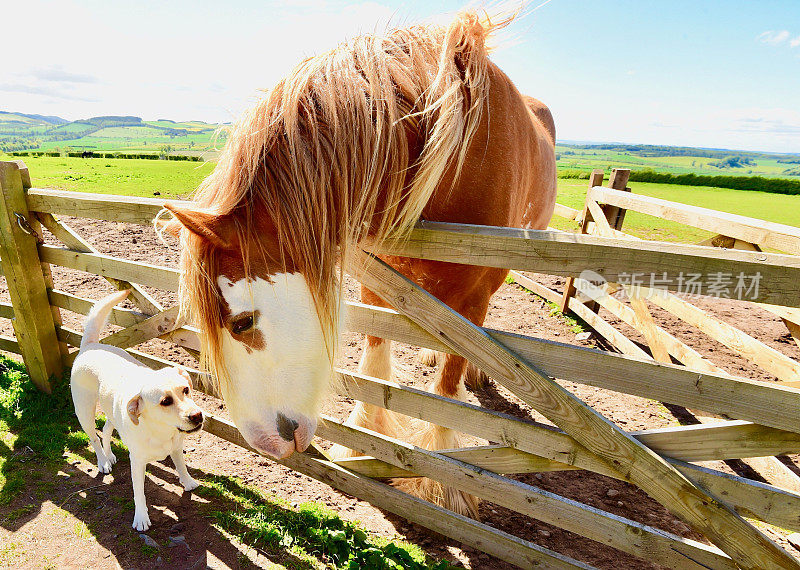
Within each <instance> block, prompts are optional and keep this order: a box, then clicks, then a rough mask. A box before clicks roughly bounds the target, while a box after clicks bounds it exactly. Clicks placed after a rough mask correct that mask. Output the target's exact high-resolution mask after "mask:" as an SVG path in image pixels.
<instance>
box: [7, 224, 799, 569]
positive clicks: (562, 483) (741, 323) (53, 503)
mask: <svg viewBox="0 0 800 570" xmlns="http://www.w3.org/2000/svg"><path fill="white" fill-rule="evenodd" d="M66 221H68V222H69V223H70V224H72V225H73V227H74V228H75V229H77V230H78V231H79V232H80V233H81V234H82V235H83V236H84V237H86V238H87V239H88V241H89V242H91V243H92V244H93V245H94V246H95V247H96V248H97V249H99V250H100V251H101V252H103V253H108V254H111V255H115V256H120V257H124V258H127V259H131V260H136V261H146V262H150V263H155V264H159V265H167V266H173V267H174V266H176V265H177V259H178V253H177V248H176V247H175V244H171V245H170V247H167V248H165V247H164V246H163V245H161V244H159V243H158V242H157V241H156V239H155V236H154V234H153V231H152V230H151V229H150V228H146V227H139V226H133V225H126V224H116V223H104V222H97V221H90V220H70V219H66ZM48 239H51V238H48ZM53 243H55V242H53ZM53 274H54V280H55V283H56V287H57V288H60V289H63V290H66V291H69V292H71V293H75V294H78V295H81V296H84V297H89V298H94V299H97V298H100V297H101V296H103V295H104V294H107V293H109V292H111V290H112V289H111V287H110V286H109V285H108V284H107V283H106V282H105V281H104V280H102V279H101V278H99V277H96V276H93V275H90V274H86V273H80V272H76V271H71V270H65V269H62V268H53ZM537 277H538V278H540V280H541V281H542V282H543V283H545V284H546V285H547V286H549V287H551V288H554V289H559V288H560V287H561V285H562V282H561V280H560V279H558V278H553V277H548V276H537ZM347 287H348V294H349V295H350V296H351V297H352V298H356V288H355V284H354V283H348V284H347ZM151 292H152V293H153V295H154V296H155V297H156V298H157V299H158V300H159V301H160V302H162V303H163V304H164V305H165V306H170V305H172V304H174V303H175V296H174V295H173V294H169V293H165V292H162V291H151ZM0 299H2V300H8V293H7V291H6V290H5V288H4V287H3V290H2V291H0ZM697 304H698V305H699V306H701V307H702V308H704V309H706V310H708V311H709V312H711V313H713V314H716V315H718V316H720V317H722V318H723V319H725V320H726V321H727V322H730V323H731V324H733V325H735V326H737V327H739V328H741V329H742V330H745V331H747V332H748V333H750V334H751V335H753V336H755V337H756V338H758V339H759V340H761V341H763V342H764V343H766V344H768V345H769V346H771V347H773V348H775V349H776V350H778V351H780V352H782V353H784V354H786V355H787V356H790V357H792V358H795V359H800V349H798V347H797V345H795V344H794V342H793V340H792V339H791V337H790V336H789V334H788V332H787V330H786V328H785V326H784V325H783V324H782V323H781V322H780V321H779V320H778V319H777V318H776V317H774V316H773V315H771V314H770V313H768V312H766V311H763V310H761V309H759V308H757V307H754V306H752V305H745V304H744V303H741V302H738V301H726V300H714V299H710V300H704V301H701V302H699V303H697ZM654 312H655V313H656V315H657V319H658V322H659V324H661V325H662V326H663V327H664V328H665V329H666V330H668V331H669V332H671V333H673V334H674V335H675V336H677V337H678V338H680V339H681V340H684V341H685V342H687V343H688V344H690V345H691V346H692V347H693V348H695V349H696V350H697V351H698V352H700V353H701V354H702V355H703V356H706V357H708V358H709V359H710V360H711V361H713V362H714V363H715V364H717V365H718V366H720V367H721V368H723V369H725V370H726V371H728V372H729V373H732V374H736V375H740V376H744V377H747V378H754V379H760V380H767V381H770V380H775V379H774V378H773V377H771V376H770V375H769V374H767V373H765V372H764V371H763V370H761V369H759V368H757V367H756V366H754V365H751V364H749V363H747V362H746V361H745V360H743V359H742V358H740V357H738V356H736V355H735V354H734V353H732V352H731V351H730V350H728V349H727V348H725V347H724V346H723V345H721V344H719V343H717V342H715V341H713V340H711V339H710V338H708V337H706V336H705V335H703V334H702V333H700V332H698V331H697V330H696V329H693V328H692V327H690V326H688V325H685V324H683V323H682V322H681V321H679V320H677V319H675V318H673V317H671V316H669V315H668V314H666V313H665V312H663V311H661V310H658V309H655V308H654ZM601 314H602V315H603V316H604V317H606V318H608V320H609V321H611V322H614V323H616V324H617V326H619V327H620V328H621V329H622V330H623V331H624V332H625V333H626V334H628V335H629V337H630V338H632V339H634V340H637V341H642V342H643V339H642V338H641V337H639V335H638V334H637V333H636V332H635V331H634V330H633V329H631V328H629V327H627V326H626V325H624V324H622V323H617V322H616V320H615V319H613V317H611V316H610V315H609V314H607V313H605V312H604V311H603V312H601ZM63 320H64V325H65V326H67V327H69V328H74V329H80V322H81V320H82V317H80V316H78V315H75V314H72V313H69V312H66V311H64V312H63ZM486 325H487V326H490V327H493V328H498V329H503V330H507V331H512V332H517V333H522V334H527V335H533V336H537V337H541V338H545V339H548V340H556V341H560V342H566V343H571V344H576V345H583V346H600V347H602V344H601V343H598V341H597V340H596V339H595V337H594V336H593V337H591V338H590V339H588V340H585V341H578V340H577V339H576V332H575V331H574V330H573V328H572V326H571V325H570V324H569V323H568V322H567V321H566V320H565V319H564V318H563V317H562V316H560V315H551V314H550V308H549V306H547V305H546V304H545V303H544V302H543V301H542V300H541V299H539V298H538V297H536V296H534V295H532V294H530V293H529V292H527V291H525V290H523V289H521V288H520V287H518V286H516V285H503V287H502V288H501V289H500V290H499V291H498V293H497V294H496V296H495V297H494V298H493V300H492V305H491V307H490V311H489V316H488V318H487V321H486ZM3 327H5V328H0V332H2V333H3V334H11V330H10V325H8V321H4V322H3ZM345 340H346V342H345V343H344V348H343V354H342V363H341V365H342V366H343V367H345V368H348V369H352V370H355V369H356V367H357V363H358V359H359V357H360V353H361V340H360V335H356V334H348V335H347V338H346V339H345ZM143 349H144V350H146V351H149V352H153V353H155V354H157V355H159V356H163V357H167V358H170V359H172V360H175V361H179V362H183V363H185V364H194V363H193V362H192V361H191V360H189V359H188V357H187V356H186V355H185V354H184V353H183V352H182V351H181V350H180V349H178V348H176V347H173V346H170V345H168V344H167V343H164V342H162V341H150V342H148V343H146V344H145V345H143ZM416 352H417V349H416V348H415V347H410V346H405V345H401V344H397V343H395V345H394V349H393V354H394V357H395V359H396V361H397V362H399V363H400V366H401V367H402V369H403V370H405V371H406V372H408V373H409V375H410V377H411V378H413V380H412V381H413V384H414V385H415V386H417V387H425V386H426V385H427V383H428V382H429V381H430V379H431V376H432V375H433V369H432V368H428V367H425V366H423V365H421V364H419V363H418V362H417V361H416V358H415V356H416ZM563 384H564V385H565V386H566V387H567V388H568V389H569V390H571V391H573V392H574V393H575V394H577V395H578V396H580V397H581V398H582V399H583V400H584V401H586V402H587V403H589V404H590V405H591V406H593V407H594V408H595V409H596V410H598V411H599V412H601V413H603V414H604V415H605V416H606V417H607V418H609V419H611V420H612V421H614V422H615V423H617V424H618V425H620V426H621V427H623V428H625V429H626V430H639V429H647V428H657V427H666V426H669V425H676V424H677V420H676V418H675V416H674V415H673V414H671V413H670V410H669V409H668V408H667V407H665V406H664V405H663V404H661V403H659V402H655V401H652V400H647V399H643V398H638V397H634V396H629V395H625V394H620V393H616V392H611V391H608V390H603V389H599V388H594V387H591V386H585V385H578V384H573V383H570V382H563ZM200 400H201V405H202V406H203V407H204V408H205V409H206V410H208V411H211V412H214V413H215V414H221V415H224V413H225V410H224V406H223V405H222V404H221V402H219V401H217V400H215V399H213V398H210V397H204V396H201V397H200ZM468 401H470V402H472V403H476V404H480V405H483V406H485V407H487V408H491V409H494V410H498V411H502V412H506V413H509V414H513V415H516V416H520V417H530V416H533V417H534V418H535V419H537V420H540V421H546V420H544V418H543V417H542V416H540V415H539V414H537V413H535V412H533V411H532V410H530V408H529V407H528V406H526V405H525V404H524V403H522V402H521V401H520V400H519V399H517V398H515V397H514V396H512V395H511V394H510V393H508V392H507V391H506V390H504V389H503V388H502V387H499V386H498V385H496V384H494V383H490V385H489V386H487V387H486V388H485V389H483V390H482V391H479V392H477V393H472V392H470V393H469V394H468ZM351 407H352V403H351V402H348V401H344V400H342V399H333V400H332V401H331V402H329V403H328V405H327V406H326V408H325V410H324V412H325V413H327V414H330V415H333V416H335V417H337V418H340V419H344V418H346V416H347V414H348V412H349V410H350V409H351ZM474 443H481V442H480V440H475V441H474ZM186 448H187V452H188V453H187V460H188V463H189V466H190V468H191V469H192V470H195V471H196V472H198V473H216V474H225V475H236V476H238V477H240V478H241V479H242V480H243V481H244V482H246V483H248V484H250V485H255V486H258V487H260V488H262V489H264V490H266V491H268V492H270V493H273V494H276V495H279V496H281V497H285V498H286V499H287V500H289V501H290V502H293V503H299V502H303V501H307V500H313V501H317V502H319V503H322V504H324V505H327V506H329V507H331V508H333V509H335V510H336V511H337V512H339V513H340V515H341V516H342V517H343V518H345V519H349V520H358V521H361V523H362V524H363V525H364V526H365V527H366V528H368V529H370V530H371V531H373V532H375V533H379V534H381V535H386V536H395V535H399V536H401V537H405V538H406V539H407V540H409V541H410V542H414V543H417V544H419V545H421V546H422V547H423V548H424V549H425V550H426V551H427V552H428V553H430V554H431V555H432V556H434V557H436V558H440V559H448V560H451V561H452V562H454V563H456V564H457V565H462V566H464V567H468V568H475V569H506V568H511V566H510V565H508V564H506V563H504V562H501V561H499V560H497V559H495V558H493V557H491V556H488V555H486V554H483V553H480V552H479V551H477V550H474V549H471V548H469V547H463V546H462V545H460V544H459V543H457V542H455V541H452V540H449V539H446V538H443V537H441V536H438V535H434V534H432V533H431V532H430V531H428V530H426V529H425V528H422V527H419V526H416V525H414V524H411V523H408V522H407V521H405V520H404V519H402V518H399V517H397V516H394V515H391V514H389V513H386V512H384V511H381V510H379V509H376V508H374V507H372V506H371V505H370V504H368V503H366V502H363V501H359V500H358V499H355V498H353V497H351V496H348V495H344V494H342V493H339V492H338V491H336V490H334V489H332V488H330V487H328V486H327V485H325V484H322V483H319V482H317V481H314V480H312V479H310V478H308V477H306V476H304V475H301V474H298V473H295V472H292V471H290V470H288V469H286V468H284V467H282V466H280V465H277V464H275V463H273V462H271V461H269V460H267V459H265V458H263V457H261V456H258V455H255V454H252V453H249V452H246V451H244V450H242V449H241V448H239V447H236V446H234V445H232V444H229V443H227V442H225V441H222V440H220V439H218V438H216V437H215V436H213V435H211V434H208V433H205V432H201V433H199V434H193V435H190V436H189V437H188V438H187V444H186ZM86 457H89V456H88V454H87V455H86ZM793 459H794V460H795V462H796V458H793ZM31 461H32V462H33V463H35V461H36V459H35V457H32V458H31ZM793 465H794V466H795V468H796V464H793ZM717 467H719V468H721V469H725V470H729V467H727V466H725V465H722V466H717ZM32 472H33V470H32ZM799 472H800V470H799ZM751 475H752V474H751ZM129 477H130V476H129V468H128V465H127V464H125V463H123V462H121V463H120V464H118V465H117V466H115V470H114V473H113V474H112V475H106V476H103V477H99V476H98V475H97V470H96V468H95V467H94V466H93V465H92V464H91V463H90V462H89V461H88V460H86V459H84V460H82V461H77V462H73V464H70V463H68V462H66V461H65V464H64V467H63V469H62V470H61V471H60V472H59V474H58V475H57V478H56V480H55V481H49V482H45V483H46V486H45V488H46V489H48V490H47V492H45V493H44V494H41V493H40V495H41V496H29V497H22V498H21V499H20V501H18V503H19V504H17V503H14V504H12V505H11V506H10V507H9V508H8V509H0V539H1V541H2V542H3V543H5V544H6V546H5V547H4V548H6V549H9V548H10V549H11V551H13V550H14V549H19V551H20V552H22V553H23V555H20V556H18V557H17V558H16V559H15V560H16V562H15V564H14V566H15V567H25V568H28V567H29V568H41V567H48V565H50V567H57V568H78V567H82V568H114V567H122V568H130V567H137V568H151V567H167V568H205V567H212V568H226V567H230V568H238V567H242V566H245V565H247V563H248V561H249V562H250V563H253V564H256V565H258V566H268V565H269V564H270V563H271V562H270V561H269V559H268V558H266V557H265V556H264V555H263V553H258V552H255V551H254V550H253V549H249V548H247V547H245V546H243V545H241V544H238V543H237V542H236V541H235V540H233V539H232V538H231V537H229V536H226V535H224V534H222V533H220V532H219V531H218V530H216V529H215V528H214V527H213V526H211V524H210V521H209V519H208V518H207V517H206V516H201V515H200V513H201V512H204V509H203V503H204V501H207V499H204V498H203V497H201V496H198V495H197V494H182V493H181V490H180V488H179V487H178V486H177V477H176V475H175V473H174V471H173V470H172V468H171V464H170V463H169V461H166V462H164V463H160V464H157V465H151V466H150V467H149V468H148V482H147V488H146V492H147V495H148V503H149V505H150V514H151V519H152V522H153V527H152V528H151V529H150V531H149V532H148V535H149V536H150V537H152V538H153V539H155V540H156V542H157V543H158V545H159V546H158V550H151V551H148V550H147V549H143V548H142V546H141V544H142V539H141V538H139V537H138V534H137V533H135V532H134V531H133V530H132V529H131V528H130V523H131V517H132V512H131V511H130V509H129V508H128V509H127V510H126V506H129V505H126V500H130V499H131V498H132V493H131V486H130V479H129ZM518 479H519V480H521V481H524V482H525V483H528V484H531V485H535V486H538V487H540V488H542V489H545V490H547V491H551V492H554V493H557V494H559V495H562V496H565V497H569V498H572V499H576V500H579V501H581V502H583V503H586V504H588V505H591V506H593V507H597V508H599V509H603V510H606V511H608V512H611V513H614V514H617V515H620V516H624V517H627V518H630V519H633V520H636V521H640V522H642V523H646V524H648V525H651V526H654V527H657V528H661V529H664V530H667V531H670V532H672V533H675V534H677V535H680V536H683V537H689V538H694V539H697V540H702V537H700V536H698V535H697V534H696V533H694V532H693V531H692V530H691V529H690V528H689V527H688V526H687V525H685V524H684V523H683V522H681V521H679V520H677V519H676V518H675V517H673V516H672V515H671V514H670V513H669V512H668V511H666V510H665V509H664V508H663V507H661V506H660V505H659V504H658V503H656V502H655V501H653V500H652V499H650V498H649V497H648V496H647V495H646V494H645V493H643V492H642V491H640V490H638V489H636V488H635V487H632V486H630V485H627V484H625V483H622V482H619V481H616V480H613V479H609V478H606V477H602V476H599V475H595V474H593V473H589V472H583V471H575V472H564V473H544V474H535V475H534V474H530V475H522V476H519V477H518ZM106 483H108V484H106ZM31 500H32V501H34V503H36V504H37V505H38V507H37V508H36V509H34V510H33V511H32V512H27V513H22V514H21V515H19V516H16V515H15V516H14V517H12V518H11V519H10V518H9V517H8V516H6V518H3V514H4V512H5V513H6V514H7V513H8V512H10V511H13V509H15V508H19V506H20V505H21V504H23V503H25V504H29V503H30V502H31ZM220 508H224V505H220ZM481 518H482V520H483V522H485V523H487V524H490V525H492V526H494V527H496V528H499V529H501V530H504V531H506V532H509V533H511V534H514V535H516V536H519V537H521V538H524V539H526V540H530V541H533V542H535V543H537V544H540V545H542V546H545V547H547V548H550V549H553V550H556V551H558V552H561V553H564V554H566V555H569V556H572V557H574V558H576V559H579V560H582V561H585V562H587V563H589V564H591V565H593V566H596V567H598V568H604V569H621V568H656V567H657V566H654V565H652V564H650V563H648V562H645V561H643V560H641V559H638V558H634V557H632V556H628V555H626V554H624V553H620V552H619V551H617V550H614V549H612V548H609V547H606V546H603V545H601V544H598V543H596V542H593V541H591V540H588V539H584V538H581V537H579V536H577V535H574V534H572V533H569V532H566V531H563V530H560V529H558V528H556V527H553V526H550V525H547V524H544V523H541V522H539V521H537V520H534V519H531V518H528V517H525V516H522V515H519V514H517V513H515V512H513V511H510V510H508V509H505V508H502V507H499V506H497V505H494V504H491V503H488V502H483V504H482V506H481ZM176 525H177V526H176ZM761 528H762V529H764V530H765V532H767V533H768V534H769V535H770V536H771V537H772V538H774V539H775V540H778V541H780V542H781V543H782V544H784V545H786V541H785V539H784V537H783V533H781V532H780V531H777V530H775V529H772V528H765V527H763V526H762V527H761ZM177 535H180V536H183V537H185V543H184V544H177V545H175V546H166V545H167V544H169V543H171V542H172V541H171V540H170V537H171V536H172V537H174V536H177ZM9 545H11V546H9ZM789 548H790V549H791V547H789ZM795 554H798V553H796V552H795ZM273 561H274V562H277V563H280V564H285V563H286V561H285V560H273ZM0 563H1V562H0Z"/></svg>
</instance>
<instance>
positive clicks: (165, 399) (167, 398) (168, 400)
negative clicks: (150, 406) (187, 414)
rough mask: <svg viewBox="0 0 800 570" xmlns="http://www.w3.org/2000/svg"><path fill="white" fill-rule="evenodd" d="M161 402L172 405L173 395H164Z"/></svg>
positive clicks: (163, 404)
mask: <svg viewBox="0 0 800 570" xmlns="http://www.w3.org/2000/svg"><path fill="white" fill-rule="evenodd" d="M159 404H161V405H162V406H171V405H172V396H164V397H163V398H161V401H160V402H159Z"/></svg>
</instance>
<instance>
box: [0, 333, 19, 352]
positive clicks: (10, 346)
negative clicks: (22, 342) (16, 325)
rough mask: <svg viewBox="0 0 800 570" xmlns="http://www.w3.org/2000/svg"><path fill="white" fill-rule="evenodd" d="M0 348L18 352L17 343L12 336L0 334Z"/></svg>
mask: <svg viewBox="0 0 800 570" xmlns="http://www.w3.org/2000/svg"><path fill="white" fill-rule="evenodd" d="M0 350H4V351H6V352H13V353H14V354H20V349H19V343H18V342H17V339H15V338H14V337H10V336H6V335H0Z"/></svg>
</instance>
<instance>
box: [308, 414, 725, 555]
mask: <svg viewBox="0 0 800 570" xmlns="http://www.w3.org/2000/svg"><path fill="white" fill-rule="evenodd" d="M323 420H324V421H323V422H321V423H320V425H319V427H318V428H317V435H318V436H320V437H323V438H325V439H328V440H331V441H335V442H338V443H341V444H343V445H345V446H347V447H349V448H351V449H355V450H357V451H359V452H361V453H366V454H369V455H371V456H373V457H376V458H378V459H381V460H382V461H385V462H387V463H389V464H391V465H394V466H396V467H401V468H403V469H406V470H408V471H413V472H415V473H419V474H420V475H424V476H426V477H430V478H432V479H435V480H437V481H440V482H442V483H443V484H445V485H452V486H455V487H457V488H460V489H462V490H464V491H466V492H468V493H471V494H473V495H476V496H479V497H482V498H484V499H486V500H488V501H491V502H493V503H495V504H498V505H501V506H504V507H507V508H510V509H513V510H515V511H517V512H519V513H522V514H524V515H528V516H530V517H533V518H536V519H538V520H541V521H543V522H545V523H548V524H552V525H555V526H557V527H559V528H563V529H565V530H568V531H570V532H575V533H577V534H579V535H581V536H585V537H587V538H590V539H592V540H594V541H597V542H599V543H601V544H606V545H609V546H612V547H614V548H617V549H619V550H622V551H624V552H628V553H630V554H633V555H634V556H638V557H640V558H644V559H646V560H650V561H652V562H655V563H657V564H660V565H663V566H667V567H671V568H678V569H681V570H683V569H685V568H698V569H699V568H708V567H712V568H735V567H736V565H735V564H733V561H731V560H730V558H728V557H727V556H725V555H724V554H723V553H722V552H721V551H720V550H718V549H717V548H714V547H709V546H706V545H704V544H702V543H699V542H696V541H692V540H687V539H684V538H681V537H678V536H675V535H672V534H670V533H667V532H664V531H661V530H658V529H656V528H653V527H649V526H647V525H644V524H641V523H637V522H635V521H632V520H629V519H625V518H623V517H619V516H616V515H613V514H611V513H607V512H605V511H602V510H599V509H595V508H593V507H589V506H586V505H582V504H580V503H578V502H576V501H572V500H570V499H566V498H564V497H560V496H558V495H555V494H553V493H549V492H547V491H544V490H542V489H539V488H538V487H533V486H531V485H526V484H524V483H521V482H519V481H513V480H510V479H507V478H505V477H502V476H500V475H497V474H495V473H491V472H488V471H486V470H483V469H480V468H477V467H475V466H473V465H470V464H467V463H463V462H461V461H458V460H455V459H452V458H449V457H447V456H444V455H441V454H438V453H436V452H433V451H428V450H426V449H422V448H419V447H415V446H412V445H410V444H408V443H405V442H403V441H400V440H397V439H392V438H389V437H386V436H382V435H380V434H377V433H375V432H371V431H370V430H367V429H364V428H360V427H354V426H346V425H344V424H342V423H340V422H338V421H336V420H335V419H333V418H329V417H324V418H323Z"/></svg>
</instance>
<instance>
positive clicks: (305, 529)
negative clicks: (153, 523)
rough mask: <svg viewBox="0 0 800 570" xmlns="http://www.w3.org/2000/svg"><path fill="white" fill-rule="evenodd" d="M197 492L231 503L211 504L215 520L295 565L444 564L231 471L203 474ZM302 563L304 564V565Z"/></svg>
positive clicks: (245, 540) (378, 566)
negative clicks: (294, 504)
mask: <svg viewBox="0 0 800 570" xmlns="http://www.w3.org/2000/svg"><path fill="white" fill-rule="evenodd" d="M197 493H198V494H199V495H201V496H203V497H205V498H207V499H211V500H213V501H215V502H216V503H219V502H225V501H228V502H232V503H233V504H234V505H235V508H234V509H228V510H224V511H216V510H212V511H211V513H210V515H211V516H212V518H213V519H214V521H215V523H216V524H217V525H219V526H220V527H221V528H222V529H224V530H225V531H226V532H229V533H231V534H233V535H234V536H236V537H237V538H238V539H239V540H240V541H241V542H243V543H244V544H247V545H249V546H252V547H255V548H257V549H259V550H262V551H265V552H268V553H275V552H276V551H281V550H284V551H288V552H289V553H291V554H292V555H294V556H295V557H296V559H295V565H296V566H298V567H315V565H316V563H317V562H318V561H322V562H323V563H324V564H325V565H329V566H332V567H334V568H347V569H353V570H355V569H357V568H374V569H376V570H378V569H384V568H385V569H409V570H412V569H414V570H416V569H420V570H422V569H444V568H449V567H450V565H449V563H447V562H435V561H432V560H429V559H427V558H426V556H425V554H424V552H423V551H422V550H421V549H419V548H418V547H416V546H414V545H412V544H408V543H405V542H400V541H391V540H388V539H384V538H380V537H374V536H370V535H369V534H367V533H366V532H365V531H364V530H363V529H362V528H360V527H359V526H358V525H356V524H353V523H350V522H346V521H343V520H342V519H341V518H339V516H338V515H337V514H336V513H334V512H333V511H331V510H329V509H326V508H325V507H322V506H320V505H318V504H316V503H303V504H301V505H299V506H298V507H297V508H293V507H291V506H290V505H289V504H288V503H287V502H286V501H285V500H283V499H281V498H280V497H276V496H274V495H269V494H266V493H263V492H261V491H260V490H257V489H254V488H252V487H248V486H245V485H243V484H242V483H241V482H240V481H239V480H237V479H235V478H232V477H207V478H205V479H204V480H203V485H202V486H201V487H199V488H198V489H197ZM306 565H308V566H306Z"/></svg>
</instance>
